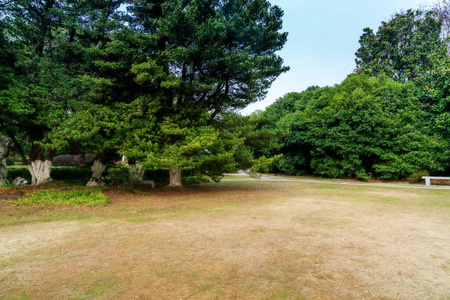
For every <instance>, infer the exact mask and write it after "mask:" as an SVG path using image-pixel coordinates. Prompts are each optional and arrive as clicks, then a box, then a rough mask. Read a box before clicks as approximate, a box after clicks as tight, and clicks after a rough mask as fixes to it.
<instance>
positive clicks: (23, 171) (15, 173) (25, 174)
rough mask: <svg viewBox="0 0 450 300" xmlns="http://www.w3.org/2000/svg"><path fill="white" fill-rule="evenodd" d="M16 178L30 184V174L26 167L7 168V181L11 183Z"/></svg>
mask: <svg viewBox="0 0 450 300" xmlns="http://www.w3.org/2000/svg"><path fill="white" fill-rule="evenodd" d="M17 177H22V178H24V179H25V180H26V181H28V182H31V174H30V171H28V169H27V168H26V167H17V168H8V180H9V181H10V182H11V181H13V180H14V179H16V178H17Z"/></svg>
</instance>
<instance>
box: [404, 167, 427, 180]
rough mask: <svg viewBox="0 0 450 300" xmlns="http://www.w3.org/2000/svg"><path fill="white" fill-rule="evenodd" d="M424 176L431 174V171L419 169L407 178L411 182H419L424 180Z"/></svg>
mask: <svg viewBox="0 0 450 300" xmlns="http://www.w3.org/2000/svg"><path fill="white" fill-rule="evenodd" d="M422 176H430V172H428V171H424V170H419V171H417V172H414V173H412V174H411V175H409V176H408V178H407V180H408V182H409V183H419V182H423V179H422Z"/></svg>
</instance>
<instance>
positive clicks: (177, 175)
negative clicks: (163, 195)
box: [169, 168, 183, 187]
mask: <svg viewBox="0 0 450 300" xmlns="http://www.w3.org/2000/svg"><path fill="white" fill-rule="evenodd" d="M169 175H170V184H169V186H172V187H179V186H182V185H183V184H182V183H181V168H170V169H169Z"/></svg>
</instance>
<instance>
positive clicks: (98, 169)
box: [86, 160, 106, 186]
mask: <svg viewBox="0 0 450 300" xmlns="http://www.w3.org/2000/svg"><path fill="white" fill-rule="evenodd" d="M91 170H92V177H91V179H90V180H89V182H88V183H87V184H86V186H104V185H105V183H104V182H103V181H102V174H103V172H104V171H105V170H106V166H105V165H104V164H102V163H101V162H100V161H99V160H96V161H95V162H94V164H93V165H92V167H91Z"/></svg>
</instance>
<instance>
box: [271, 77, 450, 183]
mask: <svg viewBox="0 0 450 300" xmlns="http://www.w3.org/2000/svg"><path fill="white" fill-rule="evenodd" d="M293 97H294V98H296V99H297V101H296V102H295V104H294V105H289V106H283V105H281V104H280V103H279V102H283V101H284V98H282V99H280V100H278V101H277V102H276V103H275V104H274V105H273V107H272V108H268V110H267V113H268V114H274V110H275V112H276V111H277V110H278V109H279V108H283V109H285V108H286V107H291V108H292V110H293V111H292V112H291V113H287V114H284V115H282V116H281V115H280V119H279V121H278V122H277V126H280V127H288V128H289V134H288V135H287V136H286V137H284V138H282V140H281V142H280V143H281V144H282V148H281V151H280V152H281V153H282V154H283V155H284V156H283V158H282V159H281V160H280V161H279V162H278V167H279V168H280V169H281V171H284V172H289V173H297V174H298V173H300V172H301V171H305V170H306V171H308V170H309V169H310V170H312V172H313V173H315V174H318V175H322V176H326V177H332V178H336V177H340V178H345V177H352V178H357V179H359V180H369V179H370V178H372V177H378V178H381V179H385V180H389V179H397V178H405V177H407V176H409V175H411V174H413V173H414V172H417V171H418V170H428V171H430V172H438V171H442V170H444V168H445V166H446V164H447V165H448V161H447V160H446V159H447V158H446V155H445V153H446V145H445V143H444V142H443V140H442V139H440V138H439V137H437V136H435V134H434V133H433V131H432V130H431V129H430V127H429V119H430V115H429V114H428V113H427V112H426V111H424V110H423V109H422V104H421V103H420V101H419V98H418V96H417V89H416V87H415V86H414V85H413V84H412V83H400V82H396V81H394V80H392V79H390V78H388V77H386V76H379V77H368V76H366V75H353V76H350V77H349V78H347V79H346V80H345V81H344V82H343V83H341V84H340V85H337V86H335V87H333V88H328V87H327V88H323V89H317V88H311V89H308V90H307V91H305V92H303V93H300V94H299V93H295V94H292V95H290V96H289V97H287V101H288V102H289V103H292V102H293ZM283 112H285V111H283ZM447 147H448V146H447Z"/></svg>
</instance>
